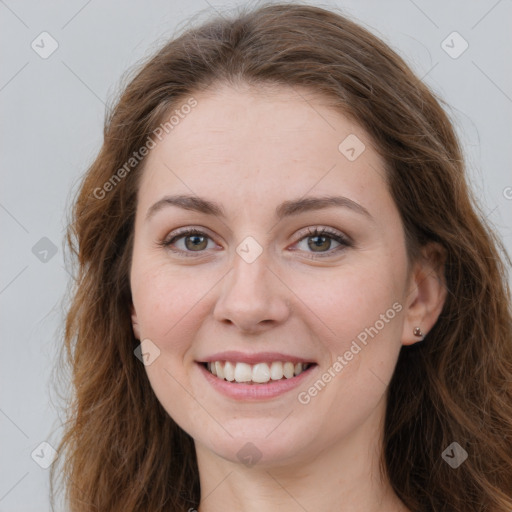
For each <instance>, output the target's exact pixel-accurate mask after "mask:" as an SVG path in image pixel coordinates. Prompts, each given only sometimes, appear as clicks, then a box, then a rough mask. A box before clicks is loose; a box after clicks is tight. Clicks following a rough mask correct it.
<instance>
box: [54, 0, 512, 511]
mask: <svg viewBox="0 0 512 512" xmlns="http://www.w3.org/2000/svg"><path fill="white" fill-rule="evenodd" d="M241 82H243V83H248V84H256V85H258V84H268V85H284V86H291V87H295V86H297V87H306V88H308V90H311V91H315V92H317V93H321V94H323V96H324V97H326V98H329V99H330V100H331V102H332V104H333V107H334V108H339V110H340V112H343V113H344V114H345V115H349V116H353V118H354V119H355V120H357V122H358V123H359V124H360V125H361V126H362V127H363V128H365V129H366V130H367V132H368V133H369V134H370V135H371V136H372V138H373V142H374V143H375V147H376V149H377V150H378V151H379V153H380V154H381V155H382V156H383V157H384V160H385V162H386V173H387V179H388V183H389V188H390V191H391V193H392V196H393V198H394V200H395V202H396V204H397V206H398V209H399V211H400V215H401V218H402V221H403V225H404V228H405V232H406V237H407V249H408V255H409V257H410V258H411V259H412V260H413V259H414V258H416V257H417V255H418V254H419V252H418V251H419V249H420V248H421V247H422V246H423V245H425V244H426V243H428V242H430V241H435V242H437V243H438V244H440V245H441V246H442V247H443V248H444V250H445V251H446V261H445V268H444V277H445V279H446V286H447V289H448V293H447V298H446V301H445V304H444V308H443V311H442V313H441V315H440V317H439V319H438V321H437V323H436V324H435V326H434V327H433V329H432V330H431V331H430V332H429V333H428V335H427V337H426V338H425V340H424V341H423V342H422V343H418V344H415V345H413V346H411V347H403V348H402V350H401V353H400V356H399V360H398V363H397V367H396V370H395V373H394V376H393V378H392V381H391V383H390V386H389V389H388V407H387V412H386V419H385V432H384V450H383V460H382V466H383V467H384V469H385V471H386V472H387V475H388V476H389V479H390V481H391V484H392V486H393V488H394V490H395V492H396V494H397V495H398V496H399V497H400V498H401V500H402V501H403V502H404V503H405V504H406V505H407V506H408V507H409V508H410V509H411V510H413V511H425V512H426V511H428V512H432V511H446V512H448V511H450V512H468V511H471V512H477V511H484V510H485V511H495V512H510V510H511V509H512V336H511V334H512V321H511V317H512V315H511V299H510V291H509V289H508V282H507V278H508V276H507V271H506V270H507V269H506V266H505V264H504V263H503V261H504V260H505V259H506V260H507V262H508V263H510V260H509V259H508V256H507V255H506V252H505V251H504V249H503V246H502V244H501V242H500V241H499V239H498V238H497V236H496V235H495V234H494V233H493V231H492V229H491V227H490V226H489V225H488V224H487V223H486V221H485V220H484V217H483V214H482V213H481V211H480V209H479V207H478V206H477V203H476V201H475V199H474V198H473V195H472V193H471V191H470V189H469V187H468V185H467V182H466V177H465V169H464V167H465V166H464V162H463V155H462V151H461V148H460V146H459V142H458V140H457V138H456V135H455V133H454V129H453V127H452V125H451V123H450V121H449V119H448V117H447V115H446V113H445V111H444V110H443V108H442V107H441V104H442V103H443V102H442V100H441V99H440V98H437V97H436V96H435V95H434V94H433V93H432V92H431V91H430V90H429V89H428V88H427V87H426V86H425V85H424V84H423V83H422V82H421V81H420V80H419V79H418V78H417V77H416V76H415V75H414V74H413V72H412V71H411V70H410V69H409V67H408V66H407V65H406V64H405V63H404V61H403V60H402V59H401V58H400V57H399V56H398V55H397V54H396V53H395V52H394V51H392V50H391V49H390V48H389V47H388V46H387V45H386V44H384V43H383V42H382V41H381V40H379V39H378V38H376V37H375V36H374V35H372V34H371V33H370V32H368V31H367V30H366V29H364V28H362V27H361V26H359V25H358V24H356V23H354V22H353V21H351V20H349V19H347V18H346V17H344V16H342V15H341V14H338V13H337V12H334V11H328V10H324V9H321V8H318V7H313V6H307V5H298V4H270V5H267V4H264V5H262V6H259V7H258V8H251V9H247V8H245V9H241V10H240V11H239V12H237V13H236V15H233V16H231V17H226V16H225V15H224V16H219V17H217V18H215V19H211V20H209V21H208V22H206V23H203V24H202V25H200V26H198V27H195V28H189V29H188V30H187V31H185V32H184V33H183V34H181V35H180V36H179V37H176V38H175V39H173V40H172V41H170V42H168V43H167V44H166V45H165V46H163V48H161V49H160V50H159V51H158V52H157V53H156V54H155V55H154V56H152V57H151V58H150V59H149V60H148V61H147V62H145V63H144V65H143V66H141V67H140V68H138V69H137V72H136V74H134V75H133V77H132V78H131V81H130V82H129V83H128V85H127V86H126V87H125V89H124V91H123V92H122V94H121V96H120V99H119V100H118V101H117V103H116V105H115V106H114V107H113V108H112V109H111V110H110V112H109V114H108V115H107V118H106V122H105V128H104V142H103V146H102V148H101V150H100V152H99V154H98V156H97V158H96V160H95V161H94V163H93V164H92V166H91V167H90V168H89V170H88V171H87V173H86V175H85V177H84V179H83V181H82V183H81V187H80V190H79V191H78V195H77V198H76V201H75V204H74V208H73V212H72V215H73V218H72V222H71V223H70V225H69V230H68V233H67V242H68V244H69V247H70V249H71V251H72V255H73V257H74V258H75V261H76V262H77V275H76V279H75V282H74V288H73V290H72V303H71V305H70V308H69V311H68V315H67V321H66V325H65V343H64V344H63V352H65V354H66V364H68V365H69V368H70V369H71V373H72V384H73V397H72V399H71V400H70V403H69V404H68V417H67V421H66V423H65V425H64V427H65V428H64V435H63V438H62V441H61V444H60V446H59V447H58V452H59V454H60V456H59V458H58V459H57V463H56V464H54V465H53V466H52V470H51V471H52V472H51V496H52V503H53V500H54V496H55V493H54V489H55V488H54V480H55V479H56V475H57V469H56V468H57V466H59V467H60V463H61V462H62V467H61V470H60V476H61V477H64V478H63V482H64V484H65V486H66V500H67V501H66V507H67V510H69V511H70V512H85V511H101V512H106V511H109V512H110V511H123V512H126V511H151V512H157V511H164V510H167V511H169V510H175V511H186V510H188V509H189V508H197V506H198V505H199V502H200V488H199V477H198V469H197V463H196V458H195V449H194V443H193V440H192V439H191V437H190V436H189V435H188V434H187V433H185V432H184V431H183V430H181V429H180V428H179V427H178V426H177V425H176V424H175V423H174V421H173V420H172V419H171V418H170V417H169V415H168V414H167V413H166V411H165V410H164V409H163V407H162V406H161V405H160V403H159V401H158V400H157V398H156V396H155V394H154V392H153V391H152V389H151V386H150V384H149V381H148V378H147V376H146V373H145V370H144V366H143V365H142V364H141V362H140V361H139V360H138V359H137V357H135V356H134V349H135V348H136V347H137V345H138V344H139V342H138V341H137V340H136V339H135V338H134V335H133V331H132V325H131V321H130V310H129V305H130V303H131V295H130V283H129V270H130V262H131V252H132V243H133V231H134V217H135V210H136V204H137V189H138V181H139V177H140V175H141V172H142V169H143V164H144V161H145V160H144V159H141V161H140V162H135V164H134V162H132V163H131V164H130V166H129V167H126V162H129V159H130V158H131V157H132V155H133V153H134V152H137V151H139V149H140V148H141V147H142V146H144V145H145V144H147V140H148V137H150V136H151V134H153V133H154V130H155V129H156V128H157V127H158V126H159V125H160V123H162V122H165V120H166V119H167V116H169V113H170V112H171V111H172V110H173V109H175V108H176V107H177V106H179V105H180V104H183V103H184V102H186V101H187V99H188V98H190V97H192V95H193V94H195V93H198V92H200V91H201V90H204V89H205V88H207V87H209V86H211V85H212V84H218V83H232V84H236V83H241ZM123 166H124V169H125V172H124V173H123V172H121V173H120V172H119V169H121V168H123ZM114 175H115V176H117V178H115V179H114ZM107 182H108V183H110V186H105V184H106V183H107ZM98 191H99V192H98ZM452 442H457V443H458V444H459V445H460V446H461V447H463V448H464V449H465V450H466V452H467V453H468V458H467V460H466V461H465V462H464V463H462V464H461V465H460V466H459V467H458V468H456V469H454V468H452V467H451V466H450V465H449V464H447V463H446V462H445V460H443V458H442V456H441V455H442V453H443V450H445V448H447V447H448V446H449V445H450V444H451V443H452Z"/></svg>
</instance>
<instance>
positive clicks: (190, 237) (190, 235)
mask: <svg viewBox="0 0 512 512" xmlns="http://www.w3.org/2000/svg"><path fill="white" fill-rule="evenodd" d="M181 240H183V244H181V247H177V248H175V246H176V245H177V243H178V242H181ZM210 240H211V239H210V237H209V236H208V235H207V234H206V233H203V232H202V231H199V230H197V229H184V230H182V231H180V232H179V233H176V234H175V235H174V236H172V237H171V238H170V239H168V240H165V241H163V242H161V243H160V245H162V246H163V247H167V248H169V249H170V250H171V251H173V252H175V253H179V254H181V255H183V256H191V254H189V253H194V252H195V253H201V252H204V251H205V249H207V248H208V241H210Z"/></svg>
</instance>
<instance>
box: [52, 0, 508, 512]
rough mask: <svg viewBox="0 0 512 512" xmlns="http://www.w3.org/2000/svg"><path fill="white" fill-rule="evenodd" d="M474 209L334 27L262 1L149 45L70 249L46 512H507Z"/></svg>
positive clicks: (499, 330)
mask: <svg viewBox="0 0 512 512" xmlns="http://www.w3.org/2000/svg"><path fill="white" fill-rule="evenodd" d="M477 211H478V207H477V206H476V203H475V201H474V199H473V197H472V195H471V192H470V190H469V188H468V185H467V182H466V178H465V174H464V163H463V157H462V154H461V149H460V146H459V143H458V141H457V139H456V136H455V134H454V131H453V128H452V126H451V124H450V122H449V120H448V118H447V116H446V114H445V113H444V111H443V110H442V108H441V107H440V105H439V100H438V99H436V98H435V97H434V95H433V94H432V92H430V91H429V90H428V89H427V87H426V86H425V85H424V84H423V83H421V82H420V81H419V80H418V78H417V77H416V76H415V75H414V74H413V73H412V72H411V70H410V69H409V68H408V67H407V66H406V64H405V63H404V62H403V60H402V59H401V58H400V57H398V56H397V55H396V54H395V53H394V52H393V51H392V50H391V49H390V48H389V47H387V46H386V45H385V44H384V43H383V42H381V41H380V40H379V39H377V38H376V37H375V36H373V35H372V34H370V33H369V32H367V31H366V30H365V29H363V28H361V27H360V26H358V25H357V24H355V23H354V22H352V21H350V20H348V19H346V18H344V17H342V16H340V15H338V14H335V13H333V12H329V11H327V10H323V9H320V8H317V7H311V6H303V5H301V6H299V5H267V6H263V7H260V8H258V9H256V10H252V11H246V12H243V13H242V14H239V15H238V16H237V17H236V18H234V19H230V20H226V19H221V18H219V19H215V20H213V21H211V22H208V23H206V24H204V25H202V26H200V27H199V28H195V29H190V30H189V31H187V32H186V33H184V34H183V35H182V36H180V37H178V38H176V39H175V40H173V41H171V42H169V43H168V44H167V45H165V46H164V47H163V48H162V49H161V50H160V51H159V52H158V53H157V54H156V55H155V56H153V57H152V58H151V59H150V60H149V61H148V62H147V63H146V64H145V65H144V66H143V67H142V69H141V70H140V71H139V72H138V74H137V75H136V76H135V77H134V78H133V79H132V81H131V82H130V83H129V85H128V86H127V87H126V89H125V91H124V92H123V94H122V96H121V98H120V100H119V101H118V103H117V105H116V106H115V108H114V109H113V110H112V112H111V114H110V115H109V117H108V120H107V122H106V127H105V138H104V144H103V147H102V149H101V151H100V153H99V155H98V157H97V159H96V161H95V162H94V164H93V165H92V166H91V168H90V169H89V171H88V173H87V175H86V176H85V179H84V181H83V183H82V186H81V189H80V191H79V194H78V197H77V200H76V204H75V207H74V211H73V215H74V218H73V222H72V224H71V225H70V229H69V233H68V241H69V244H70V246H71V248H72V249H73V250H74V252H75V254H76V256H77V260H78V264H79V267H78V276H77V282H76V288H75V290H74V298H73V303H72V305H71V308H70V310H69V314H68V318H67V323H66V340H65V341H66V343H65V349H66V350H67V351H68V354H69V356H70V362H71V365H72V371H73V384H74V386H75V399H74V402H73V404H72V407H71V410H70V417H69V422H68V423H67V425H66V431H65V435H64V438H63V440H62V443H61V446H60V447H59V451H60V452H61V453H62V454H64V456H63V458H64V465H63V467H62V474H63V476H64V478H65V484H66V488H67V497H68V503H67V507H68V508H67V509H68V510H70V511H73V512H75V511H77V512H78V511H89V510H101V511H107V510H108V511H117V510H119V511H121V510H122V511H127V510H129V511H132V510H138V511H139V510H140V511H164V510H165V511H171V510H172V511H174V510H176V511H182V510H183V511H185V510H200V512H209V511H213V510H219V509H221V508H222V509H223V510H243V511H252V510H256V509H257V510H268V511H271V510H278V509H279V510H280V511H286V510H297V509H304V510H326V511H327V510H337V511H353V510H365V511H374V510H380V511H384V512H387V511H389V512H391V511H411V512H412V511H414V512H417V511H450V512H454V511H457V512H462V511H468V510H471V511H484V510H485V511H497V512H498V511H499V512H505V511H507V512H508V511H509V510H510V509H511V508H512V471H511V468H512V443H511V439H512V400H511V398H512V397H511V395H512V389H511V382H512V345H511V330H512V327H511V325H512V322H511V309H510V295H509V291H508V288H507V275H506V270H505V266H504V264H503V263H502V260H501V259H500V257H501V256H500V252H499V249H502V246H501V244H500V242H499V240H498V239H497V237H496V236H495V235H494V234H493V232H492V231H491V230H490V229H489V227H487V226H486V224H485V222H484V220H482V218H481V217H480V216H479V215H478V214H477ZM52 470H53V468H52ZM54 478H55V474H54V473H52V481H53V479H54Z"/></svg>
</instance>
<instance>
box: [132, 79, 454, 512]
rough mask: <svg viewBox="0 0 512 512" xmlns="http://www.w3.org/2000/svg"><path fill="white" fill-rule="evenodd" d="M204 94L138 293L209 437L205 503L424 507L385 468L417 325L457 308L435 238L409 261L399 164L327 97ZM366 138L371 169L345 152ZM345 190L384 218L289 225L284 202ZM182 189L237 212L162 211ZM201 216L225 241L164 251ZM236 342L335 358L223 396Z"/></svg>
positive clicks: (143, 244) (172, 401) (141, 331)
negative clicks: (393, 394) (339, 364)
mask: <svg viewBox="0 0 512 512" xmlns="http://www.w3.org/2000/svg"><path fill="white" fill-rule="evenodd" d="M194 97H195V98H196V99H197V101H198V105H197V106H196V107H195V108H194V109H193V110H192V111H191V113H190V114H188V115H187V116H186V117H185V118H184V119H183V120H181V121H180V123H179V125H177V126H175V127H174V129H173V130H172V131H170V132H169V134H168V135H166V136H165V137H164V138H163V139H162V141H161V142H159V143H158V144H157V146H156V147H155V148H154V149H153V150H152V151H151V153H150V155H149V156H148V159H147V161H146V165H145V169H144V174H143V176H142V180H141V183H140V189H139V197H138V204H137V214H136V222H135V239H134V248H133V261H132V268H131V288H132V298H133V305H132V322H133V328H134V333H135V336H136V337H137V338H138V339H140V340H143V339H149V340H151V342H152V343H153V344H154V346H157V347H158V349H159V350H160V354H159V355H158V357H156V359H155V360H154V362H152V363H151V364H150V365H147V366H145V369H146V372H147V376H148V378H149V380H150V383H151V386H152V388H153V390H154V392H155V394H156V396H157V397H158V399H159V400H160V402H161V403H162V405H163V407H164V408H165V410H166V411H167V412H168V413H169V415H170V416H171V417H172V418H173V419H174V420H175V421H176V422H177V423H178V424H179V425H180V426H181V427H182V428H183V429H184V430H185V431H186V432H188V433H189V434H190V435H191V436H192V438H193V439H194V441H195V445H196V452H197V458H198V466H199V472H200V480H201V489H202V497H203V498H202V502H201V505H200V511H201V512H212V511H217V510H219V511H220V510H221V509H222V510H240V511H244V512H250V511H256V510H258V511H259V510H262V509H263V510H267V511H277V510H279V511H280V512H286V511H288V510H290V511H291V510H297V509H300V507H303V508H304V509H305V510H337V511H352V512H353V511H365V512H371V511H374V510H375V511H377V510H379V511H384V512H386V511H389V512H391V511H393V512H395V511H397V510H407V508H405V506H404V505H403V504H402V503H401V502H400V500H399V499H398V498H397V496H396V495H395V494H394V492H393V491H392V489H391V487H390V485H389V481H388V479H387V478H386V477H385V476H381V475H380V472H379V465H378V464H379V458H380V456H381V452H382V432H383V420H384V414H385V410H386V396H385V393H386V389H387V386H388V383H389V381H390V379H391V377H392V374H393V370H394V368H395V365H396V361H397V357H398V354H399V351H400V349H401V347H402V345H410V344H412V343H416V342H418V341H419V338H418V337H416V336H414V335H413V329H414V327H416V326H420V327H421V329H422V330H423V332H424V333H426V332H428V331H429V329H430V328H431V327H432V325H433V324H434V323H435V321H436V320H437V317H438V315H439V313H440V311H441V309H442V304H443V301H444V297H445V291H444V290H445V289H444V286H443V285H442V281H441V278H440V277H439V276H436V275H435V273H434V271H433V265H432V264H431V263H430V262H431V261H433V256H432V255H433V254H434V252H435V248H430V251H425V260H424V261H422V262H421V263H420V262H415V263H414V264H410V265H409V264H408V260H407V253H406V246H405V239H404V232H403V226H402V223H401V220H400V217H399V213H398V210H397V208H396V205H395V203H394V201H393V199H392V197H391V195H390V194H389V191H388V189H387V186H386V183H385V182H384V179H383V176H384V162H383V161H382V159H381V157H380V156H379V154H378V153H377V151H376V150H375V149H374V147H373V145H372V141H371V139H370V137H369V136H368V134H367V133H365V131H364V130H363V129H362V128H361V127H360V126H359V125H358V124H356V123H355V122H354V121H351V120H350V119H348V118H347V117H345V116H343V115H341V114H340V113H338V112H336V111H334V110H333V109H332V108H331V107H329V106H328V104H327V102H326V101H325V100H324V99H323V98H321V97H318V96H315V95H314V94H312V93H311V92H308V91H299V90H298V89H297V88H293V89H292V88H288V87H283V86H281V87H278V88H273V89H270V88H261V87H258V89H255V88H252V87H249V86H245V85H240V86H237V87H234V86H228V85H217V86H215V87H210V88H209V89H208V91H206V92H203V93H201V94H197V95H194ZM350 134H356V135H357V137H358V138H359V139H360V140H361V141H362V142H363V143H364V144H365V146H366V149H365V150H364V151H363V153H362V154H361V155H360V156H359V157H358V158H357V159H356V160H355V161H349V160H348V159H347V158H346V157H345V156H344V155H343V154H342V153H341V152H340V151H339V150H338V146H339V144H340V142H342V141H343V140H344V139H345V138H346V137H347V136H348V135H350ZM334 192H335V193H336V195H342V196H345V197H348V198H349V199H351V200H352V201H355V202H357V203H358V204H360V205H361V206H363V207H364V208H366V209H367V210H368V212H369V213H370V215H371V218H369V217H367V216H366V215H363V214H360V213H358V212H355V211H353V210H351V209H349V208H343V207H331V208H328V209H325V210H318V211H312V212H307V213H301V214H300V215H297V216H293V217H289V218H285V219H282V220H280V221H279V222H277V220H276V219H275V217H274V210H275V208H276V206H278V205H279V204H280V203H281V202H282V201H285V200H290V199H297V198H301V197H303V196H305V195H306V196H322V195H332V194H333V193H334ZM168 194H194V195H197V196H200V197H204V198H207V199H209V200H213V201H216V202H218V203H220V204H222V206H223V208H224V209H225V211H226V218H225V219H220V218H218V217H215V216H208V215H205V214H203V213H197V212H192V211H187V210H183V209H180V208H178V207H176V206H168V207H165V208H162V209H160V210H159V211H158V212H156V213H155V214H154V215H153V216H152V217H151V218H150V219H149V220H146V215H147V212H148V210H149V208H150V207H151V206H152V205H153V204H154V203H156V202H157V201H158V200H160V199H161V198H162V197H163V196H165V195H168ZM186 226H193V227H197V228H201V230H202V231H204V232H205V234H206V235H207V236H208V238H207V239H206V240H208V242H207V244H206V242H204V243H199V244H198V241H195V243H196V244H198V245H200V247H201V249H200V251H199V252H198V251H197V250H196V251H194V250H193V247H194V245H193V242H194V240H193V239H194V236H192V237H189V239H188V245H185V243H186V242H187V239H186V238H181V239H179V240H177V241H176V242H174V246H173V247H174V248H175V249H176V250H179V249H181V250H182V251H188V254H191V256H190V257H186V256H179V255H178V254H176V253H173V252H172V251H171V250H170V249H169V248H168V247H167V248H166V247H162V246H161V245H159V244H158V242H162V241H164V240H166V239H169V238H171V237H170V235H171V234H172V233H173V232H176V230H177V229H178V228H181V227H186ZM317 226H318V227H328V228H331V229H332V230H335V231H337V232H340V233H342V234H345V235H347V236H349V237H350V238H351V240H352V241H353V245H352V246H348V247H343V248H342V250H339V251H337V250H336V248H338V247H340V244H339V243H338V242H336V241H335V240H331V244H330V245H329V243H328V242H327V243H324V244H320V246H321V248H320V249H318V252H315V250H314V248H313V249H312V248H311V247H308V241H309V242H314V241H316V240H317V239H316V238H315V237H312V236H311V235H309V234H308V233H307V229H308V228H315V227H317ZM248 236H251V237H253V238H254V239H255V240H256V241H257V242H258V244H259V245H260V246H261V249H262V253H261V255H260V256H259V257H258V258H257V259H256V260H255V261H253V262H252V263H247V261H245V260H244V259H243V258H242V257H240V256H239V254H238V253H237V252H236V248H237V246H239V244H240V243H241V242H242V241H243V240H244V239H245V238H246V237H248ZM191 238H192V240H191ZM328 240H329V239H328ZM199 242H201V240H199ZM191 247H192V249H191ZM341 247H342V246H341ZM322 254H326V256H324V257H322ZM315 255H317V258H316V259H312V258H311V257H315ZM429 258H430V259H429ZM395 303H399V304H400V306H402V308H401V311H400V312H398V313H397V314H396V315H395V316H394V318H393V319H391V320H389V321H388V322H387V323H385V326H384V327H383V328H382V329H380V330H379V332H378V334H377V335H375V336H374V337H373V338H369V342H368V344H367V345H366V346H364V347H363V348H362V350H361V351H360V352H359V353H357V355H355V356H354V358H353V359H352V360H351V361H350V362H349V363H348V364H347V365H346V366H345V367H344V368H343V370H342V371H341V372H339V373H338V374H337V375H336V377H335V378H333V379H332V380H331V382H329V383H328V384H327V385H326V386H325V388H324V389H322V391H321V392H318V394H317V395H316V396H314V397H312V398H311V400H310V402H309V403H307V404H302V403H300V402H299V401H298V399H297V395H298V393H299V392H300V391H304V390H306V391H307V390H308V388H310V387H311V386H312V384H313V383H314V382H315V381H316V380H317V379H318V378H320V377H321V375H322V374H323V373H325V372H326V371H327V370H328V369H329V368H330V367H332V365H333V363H334V362H335V361H336V358H337V357H338V356H339V355H343V354H344V353H345V352H346V351H347V350H348V349H349V348H350V345H351V343H352V341H353V340H354V339H355V338H356V337H357V335H358V334H359V333H361V332H362V331H364V329H365V328H367V327H369V326H374V325H375V323H376V321H377V320H379V318H380V315H381V314H385V312H386V311H387V310H389V309H390V308H391V307H392V305H393V304H395ZM224 350H238V351H242V352H246V353H254V352H262V351H271V352H272V351H275V352H284V353H289V354H294V355H297V356H299V357H303V358H305V359H307V360H311V361H316V363H317V364H318V366H317V367H316V368H314V369H313V371H312V372H311V373H310V375H309V376H308V378H307V380H306V381H305V383H304V384H303V385H301V386H300V388H298V389H296V390H292V391H290V392H287V393H285V394H284V395H281V396H278V397H275V398H273V399H269V400H265V401H259V402H248V401H245V402H244V401H242V402H240V401H235V400H233V399H231V398H228V397H225V396H223V395H221V394H219V393H218V392H217V391H216V390H214V389H213V387H212V386H211V385H210V384H208V383H207V382H206V380H205V378H204V375H203V374H202V373H201V371H200V369H199V367H198V365H197V364H196V362H195V361H197V360H202V359H203V360H204V359H205V358H206V356H208V355H210V354H214V353H215V352H219V351H224ZM247 442H251V443H253V444H254V446H255V447H256V448H257V451H258V453H259V455H260V456H261V458H260V459H259V460H258V461H257V462H256V463H255V464H254V465H245V464H244V463H243V461H241V460H239V458H238V456H237V452H238V451H239V450H240V449H241V448H242V447H244V445H246V443H247Z"/></svg>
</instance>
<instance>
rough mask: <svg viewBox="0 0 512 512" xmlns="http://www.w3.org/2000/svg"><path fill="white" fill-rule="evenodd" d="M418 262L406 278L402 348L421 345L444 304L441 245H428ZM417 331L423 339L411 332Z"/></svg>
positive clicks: (444, 258)
mask: <svg viewBox="0 0 512 512" xmlns="http://www.w3.org/2000/svg"><path fill="white" fill-rule="evenodd" d="M421 253H422V255H421V258H420V260H419V261H417V262H416V263H415V264H414V265H413V269H412V270H411V275H410V276H409V287H408V292H407V297H406V299H405V302H406V311H405V320H404V326H403V331H402V344H403V345H413V344H414V343H416V342H418V341H421V340H422V339H423V337H424V336H425V335H426V334H427V333H428V332H429V331H430V329H432V327H433V326H434V324H435V323H436V322H437V319H438V318H439V315H440V314H441V311H442V309H443V306H444V302H445V300H446V293H447V288H446V280H445V277H444V264H445V260H446V253H445V251H444V249H443V247H442V246H441V245H439V244H438V243H435V242H431V243H429V244H427V245H426V246H425V247H423V248H422V251H421ZM416 327H419V328H420V329H421V331H422V333H423V336H421V337H418V336H416V335H415V334H414V333H413V331H414V329H415V328H416Z"/></svg>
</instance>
